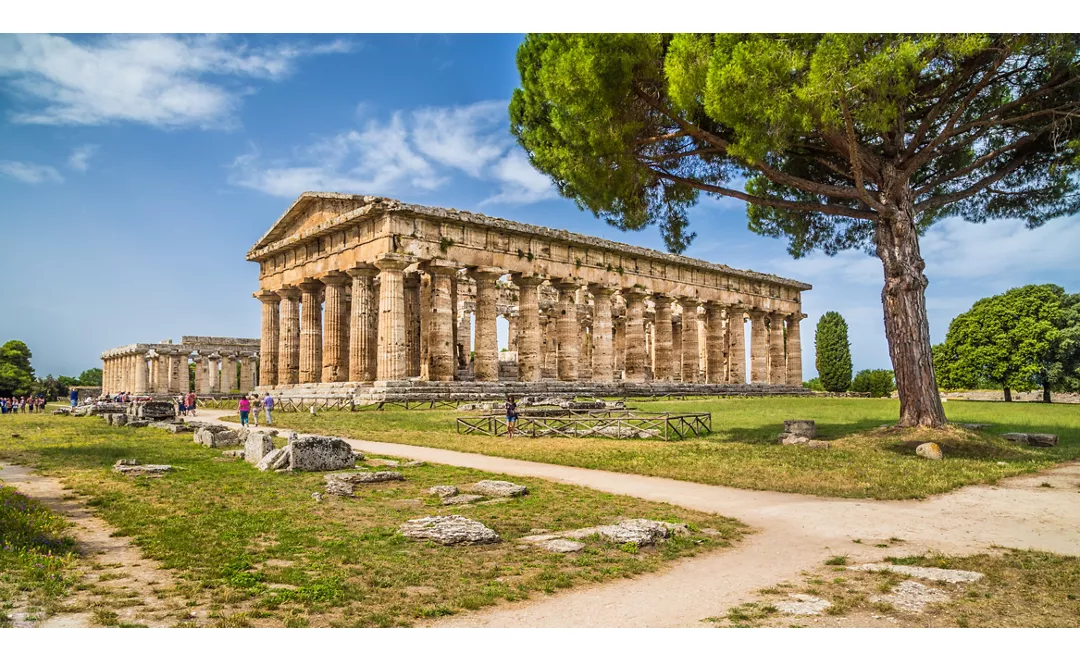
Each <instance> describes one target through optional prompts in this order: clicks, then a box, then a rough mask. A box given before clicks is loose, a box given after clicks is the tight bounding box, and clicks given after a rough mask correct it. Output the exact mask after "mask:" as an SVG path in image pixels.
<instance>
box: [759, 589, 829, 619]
mask: <svg viewBox="0 0 1080 660" xmlns="http://www.w3.org/2000/svg"><path fill="white" fill-rule="evenodd" d="M788 598H790V599H791V600H782V601H780V602H778V603H773V607H775V608H776V609H777V610H778V611H780V612H783V613H784V614H794V615H796V616H820V615H821V614H823V613H824V612H825V610H827V609H828V608H829V607H831V606H832V603H830V602H829V601H827V600H825V599H824V598H818V597H817V596H811V595H810V594H788Z"/></svg>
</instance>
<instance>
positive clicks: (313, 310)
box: [300, 280, 323, 383]
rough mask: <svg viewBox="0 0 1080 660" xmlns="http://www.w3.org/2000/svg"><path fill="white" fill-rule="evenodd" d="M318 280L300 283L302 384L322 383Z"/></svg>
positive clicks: (320, 309)
mask: <svg viewBox="0 0 1080 660" xmlns="http://www.w3.org/2000/svg"><path fill="white" fill-rule="evenodd" d="M322 289H323V285H322V282H319V281H318V280H305V281H303V282H301V283H300V314H301V316H300V382H301V383H318V382H321V381H322V349H323V332H322V330H323V327H322V300H321V299H320V298H321V296H320V294H321V293H322Z"/></svg>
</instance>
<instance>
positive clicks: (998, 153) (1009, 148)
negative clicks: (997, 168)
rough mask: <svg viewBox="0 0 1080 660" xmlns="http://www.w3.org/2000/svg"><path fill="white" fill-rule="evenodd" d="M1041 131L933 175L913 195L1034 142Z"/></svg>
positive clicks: (925, 191)
mask: <svg viewBox="0 0 1080 660" xmlns="http://www.w3.org/2000/svg"><path fill="white" fill-rule="evenodd" d="M1043 132H1045V130H1044V131H1040V132H1038V133H1031V134H1030V135H1026V136H1024V137H1023V138H1021V139H1019V140H1017V141H1016V142H1013V143H1012V144H1007V145H1005V146H1004V147H1000V148H998V149H995V150H993V151H991V152H989V153H986V154H983V155H982V156H980V157H978V158H976V159H975V160H973V161H972V162H971V164H969V165H967V166H966V167H962V168H960V169H959V170H956V171H955V172H949V173H948V174H943V175H941V176H938V177H935V178H933V179H931V180H930V181H927V182H926V183H924V184H923V185H921V186H919V187H918V188H916V189H915V195H916V196H918V195H924V194H926V193H928V192H930V191H931V190H933V189H934V188H936V187H938V186H940V185H941V184H943V183H945V182H946V181H949V180H952V179H958V178H960V177H962V176H965V175H967V174H970V173H972V172H974V171H975V170H977V169H979V168H980V167H982V166H983V165H985V164H987V163H989V162H990V161H992V160H994V159H995V158H997V157H998V156H1001V155H1002V154H1005V153H1008V152H1010V151H1014V150H1016V149H1019V148H1021V147H1023V146H1025V145H1027V144H1030V143H1031V142H1034V141H1035V139H1036V138H1038V137H1039V136H1040V135H1042V133H1043Z"/></svg>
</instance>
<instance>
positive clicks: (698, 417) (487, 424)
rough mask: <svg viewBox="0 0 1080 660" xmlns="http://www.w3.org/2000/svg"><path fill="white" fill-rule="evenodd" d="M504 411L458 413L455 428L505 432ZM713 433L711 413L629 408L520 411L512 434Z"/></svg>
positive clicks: (492, 433)
mask: <svg viewBox="0 0 1080 660" xmlns="http://www.w3.org/2000/svg"><path fill="white" fill-rule="evenodd" d="M507 430H508V429H507V424H506V417H505V416H504V415H496V414H493V415H480V416H475V417H458V418H457V432H458V433H461V434H465V435H490V436H504V435H507ZM709 433H712V414H711V413H666V412H661V413H645V412H638V411H632V410H588V411H581V412H574V411H570V410H529V411H523V412H522V413H521V414H520V415H519V416H518V420H517V424H516V426H515V428H514V435H520V436H526V437H530V438H543V437H552V436H554V437H563V438H581V437H598V438H612V439H618V438H659V439H663V440H682V439H684V438H687V437H691V436H704V435H708V434H709Z"/></svg>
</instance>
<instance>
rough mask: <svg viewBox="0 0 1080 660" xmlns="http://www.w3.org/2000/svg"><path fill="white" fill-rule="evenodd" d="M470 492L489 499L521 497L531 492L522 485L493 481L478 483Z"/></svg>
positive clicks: (470, 488)
mask: <svg viewBox="0 0 1080 660" xmlns="http://www.w3.org/2000/svg"><path fill="white" fill-rule="evenodd" d="M469 490H470V491H471V492H473V493H478V494H480V495H486V496H487V497H520V496H522V495H524V494H526V493H528V492H529V489H528V488H526V487H525V486H522V485H520V484H515V483H511V482H509V481H495V480H492V479H484V480H483V481H478V482H476V483H475V484H473V485H472V486H470V487H469Z"/></svg>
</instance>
